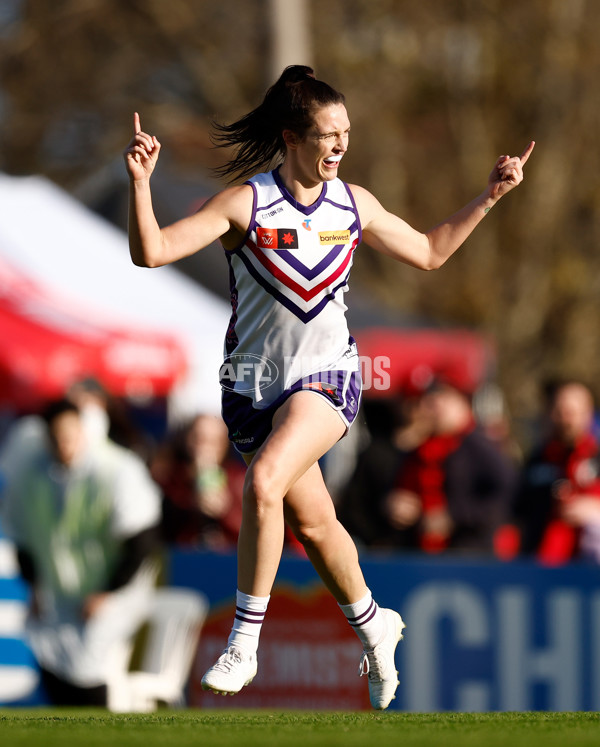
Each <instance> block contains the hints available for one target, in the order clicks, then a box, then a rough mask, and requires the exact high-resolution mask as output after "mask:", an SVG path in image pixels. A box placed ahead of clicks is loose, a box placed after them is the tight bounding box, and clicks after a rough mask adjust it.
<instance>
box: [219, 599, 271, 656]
mask: <svg viewBox="0 0 600 747" xmlns="http://www.w3.org/2000/svg"><path fill="white" fill-rule="evenodd" d="M270 598H271V597H253V596H251V595H250V594H244V593H243V592H241V591H239V589H238V591H237V592H236V595H235V619H234V621H233V627H232V628H231V633H230V634H229V639H228V641H227V645H228V646H237V647H238V648H241V649H242V650H243V651H245V652H247V653H249V654H255V653H256V651H257V650H258V639H259V637H260V630H261V628H262V624H263V620H264V619H265V612H266V611H267V605H268V604H269V599H270Z"/></svg>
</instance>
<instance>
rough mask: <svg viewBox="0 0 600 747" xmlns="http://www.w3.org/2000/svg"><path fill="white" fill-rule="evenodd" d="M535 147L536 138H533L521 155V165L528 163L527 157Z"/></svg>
mask: <svg viewBox="0 0 600 747" xmlns="http://www.w3.org/2000/svg"><path fill="white" fill-rule="evenodd" d="M534 147H535V140H532V141H531V142H530V143H529V145H528V146H527V147H526V148H525V150H524V151H523V152H522V153H521V155H520V156H519V160H520V161H521V165H523V164H525V163H527V159H528V158H529V156H530V155H531V152H532V150H533V149H534Z"/></svg>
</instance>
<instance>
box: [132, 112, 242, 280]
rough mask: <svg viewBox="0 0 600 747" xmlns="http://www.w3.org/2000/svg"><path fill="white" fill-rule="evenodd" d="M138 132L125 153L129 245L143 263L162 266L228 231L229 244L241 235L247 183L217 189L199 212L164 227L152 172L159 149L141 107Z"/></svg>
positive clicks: (136, 121)
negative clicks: (153, 192) (152, 187)
mask: <svg viewBox="0 0 600 747" xmlns="http://www.w3.org/2000/svg"><path fill="white" fill-rule="evenodd" d="M133 128H134V135H133V138H132V139H131V141H130V142H129V145H128V146H127V148H126V149H125V151H124V153H123V156H124V158H125V165H126V168H127V173H128V174H129V250H130V253H131V259H132V260H133V263H134V264H136V265H138V266H139V267H160V266H161V265H166V264H169V263H171V262H175V261H177V260H178V259H182V258H183V257H187V256H189V255H190V254H194V253H195V252H197V251H198V250H200V249H203V248H204V247H205V246H208V245H209V244H211V243H212V242H213V241H215V240H216V239H218V238H221V237H226V238H225V243H228V242H227V235H228V234H230V235H231V236H232V238H231V239H230V240H229V243H230V244H235V243H236V240H237V239H236V237H237V236H243V235H244V233H245V231H246V228H247V225H248V221H249V219H250V214H251V210H252V190H251V187H249V186H247V185H243V186H238V187H231V188H229V189H226V190H223V191H222V192H219V193H218V194H216V195H215V196H214V197H212V198H211V199H210V200H207V202H206V203H205V204H204V205H203V206H202V208H201V209H200V210H199V211H198V212H197V213H195V214H194V215H190V216H188V217H186V218H183V219H182V220H179V221H177V222H176V223H172V224H171V225H169V226H166V227H164V228H160V226H159V225H158V222H157V220H156V217H155V215H154V209H153V207H152V195H151V191H150V177H151V175H152V172H153V171H154V168H155V166H156V162H157V160H158V156H159V153H160V147H161V146H160V143H159V141H158V140H157V138H156V137H155V136H154V135H148V134H147V133H145V132H143V131H142V128H141V126H140V118H139V115H138V114H137V112H136V113H135V114H134V116H133Z"/></svg>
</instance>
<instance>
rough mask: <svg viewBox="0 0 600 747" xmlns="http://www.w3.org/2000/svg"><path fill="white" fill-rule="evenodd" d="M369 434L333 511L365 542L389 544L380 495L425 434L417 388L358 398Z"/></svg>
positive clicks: (426, 424)
mask: <svg viewBox="0 0 600 747" xmlns="http://www.w3.org/2000/svg"><path fill="white" fill-rule="evenodd" d="M362 412H363V413H364V415H365V418H366V423H367V430H368V433H369V437H368V438H369V440H368V443H367V445H366V447H365V448H364V449H363V450H362V451H361V453H360V454H359V455H358V459H357V462H356V467H355V469H354V472H353V474H352V476H351V477H350V479H349V481H348V483H347V485H346V488H345V490H344V491H343V493H342V496H341V499H340V503H339V506H338V516H339V519H340V521H341V522H342V524H344V526H345V527H346V529H347V530H348V531H349V532H350V534H351V535H352V536H353V537H354V538H355V539H356V540H357V541H359V542H361V543H362V544H364V545H367V546H372V547H377V546H379V545H382V544H383V545H387V544H390V536H389V534H390V531H389V530H390V526H389V522H388V516H387V513H386V510H385V499H386V497H387V495H388V494H389V493H390V491H391V490H392V489H393V487H394V484H395V482H396V477H397V475H398V472H399V471H400V469H401V467H402V464H403V462H404V460H405V459H406V456H407V454H409V453H410V452H411V451H412V450H413V449H415V448H416V447H417V446H418V445H419V444H421V443H422V442H423V440H424V439H425V438H426V437H427V436H428V435H429V432H430V430H431V424H430V423H429V417H428V412H427V410H426V408H424V407H423V406H422V392H418V391H411V392H409V393H407V394H406V395H404V396H399V397H397V398H396V399H394V400H392V401H390V400H383V401H381V400H380V401H368V400H363V403H362Z"/></svg>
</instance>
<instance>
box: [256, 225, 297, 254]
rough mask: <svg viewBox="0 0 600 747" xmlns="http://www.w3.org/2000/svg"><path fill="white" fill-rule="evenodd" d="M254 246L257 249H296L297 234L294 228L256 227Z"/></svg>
mask: <svg viewBox="0 0 600 747" xmlns="http://www.w3.org/2000/svg"><path fill="white" fill-rule="evenodd" d="M256 244H257V246H258V247H259V249H297V248H298V232H297V231H296V229H295V228H262V227H258V228H257V229H256Z"/></svg>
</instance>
